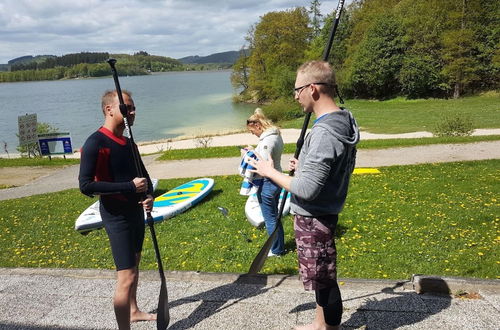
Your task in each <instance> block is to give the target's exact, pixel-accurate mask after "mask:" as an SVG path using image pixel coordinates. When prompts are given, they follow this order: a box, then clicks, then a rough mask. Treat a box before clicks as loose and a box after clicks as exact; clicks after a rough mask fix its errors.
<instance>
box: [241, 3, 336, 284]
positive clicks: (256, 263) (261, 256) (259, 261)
mask: <svg viewBox="0 0 500 330" xmlns="http://www.w3.org/2000/svg"><path fill="white" fill-rule="evenodd" d="M343 7H344V0H340V1H339V4H338V6H337V11H336V13H335V22H334V23H333V24H332V29H331V30H330V36H329V38H328V43H327V45H326V48H325V50H324V52H323V61H328V57H329V56H330V48H332V44H333V38H334V37H335V32H336V31H337V26H338V25H339V21H340V14H341V12H342V8H343ZM310 119H311V113H310V112H308V113H306V116H305V117H304V124H303V125H302V130H301V131H300V136H299V139H298V140H297V148H296V149H295V154H294V158H296V159H298V158H299V155H300V150H301V149H302V145H303V144H304V137H305V135H306V131H307V126H309V120H310ZM294 172H295V171H290V176H293V174H294ZM287 198H288V191H285V194H284V196H283V199H282V200H281V204H280V209H279V213H278V219H277V220H276V227H274V230H273V232H272V234H271V235H270V236H269V238H268V239H267V241H266V242H265V243H264V245H263V246H262V248H261V249H260V251H259V253H258V254H257V255H256V256H255V258H254V260H253V262H252V264H251V265H250V269H249V270H248V274H250V275H256V274H257V273H258V272H259V271H260V270H261V269H262V266H264V262H265V261H266V258H267V254H268V253H269V249H270V248H271V246H272V244H273V242H274V239H275V238H276V235H277V233H278V230H277V229H278V226H279V224H280V223H281V217H282V215H283V210H284V209H285V203H286V199H287Z"/></svg>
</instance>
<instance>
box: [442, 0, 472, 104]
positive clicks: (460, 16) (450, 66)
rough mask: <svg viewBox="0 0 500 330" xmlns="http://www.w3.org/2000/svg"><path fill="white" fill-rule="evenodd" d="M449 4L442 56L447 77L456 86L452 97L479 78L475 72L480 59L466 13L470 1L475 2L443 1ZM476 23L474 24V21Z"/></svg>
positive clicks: (456, 96) (452, 85)
mask: <svg viewBox="0 0 500 330" xmlns="http://www.w3.org/2000/svg"><path fill="white" fill-rule="evenodd" d="M443 2H447V3H446V4H447V5H448V7H449V11H448V20H447V22H448V25H449V29H448V30H447V31H445V32H444V33H443V34H442V36H441V42H442V49H441V52H442V55H441V56H442V59H443V62H444V65H443V70H442V73H443V74H444V75H445V76H446V77H447V78H448V82H449V84H450V86H451V87H452V88H453V98H455V99H456V98H458V97H460V95H461V94H462V92H463V91H464V89H465V88H467V87H468V86H469V85H471V84H472V83H474V81H476V80H478V79H479V76H478V75H477V74H476V71H477V70H478V65H479V62H478V61H477V60H476V59H475V57H474V55H475V54H474V53H475V49H477V45H476V41H475V35H474V31H473V30H472V29H471V28H469V27H468V24H467V19H466V18H467V17H466V12H468V10H469V9H470V8H467V7H468V4H472V3H473V2H474V1H467V0H461V1H460V2H458V1H451V0H448V1H443ZM474 24H475V23H474Z"/></svg>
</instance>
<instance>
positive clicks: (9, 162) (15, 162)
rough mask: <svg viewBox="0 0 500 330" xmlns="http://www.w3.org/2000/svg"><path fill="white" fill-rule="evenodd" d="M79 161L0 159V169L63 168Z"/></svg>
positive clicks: (22, 158)
mask: <svg viewBox="0 0 500 330" xmlns="http://www.w3.org/2000/svg"><path fill="white" fill-rule="evenodd" d="M79 163H80V159H77V158H67V159H64V158H54V157H53V158H52V160H49V159H48V158H45V157H43V158H26V157H20V158H0V168H2V167H16V166H64V165H74V164H79Z"/></svg>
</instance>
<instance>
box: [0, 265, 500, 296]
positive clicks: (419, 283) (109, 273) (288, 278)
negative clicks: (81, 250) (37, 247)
mask: <svg viewBox="0 0 500 330" xmlns="http://www.w3.org/2000/svg"><path fill="white" fill-rule="evenodd" d="M115 273H116V272H115V271H114V270H102V269H60V268H0V275H20V276H31V275H44V276H61V277H72V278H86V279H93V278H95V279H102V278H106V279H114V278H115ZM165 276H166V278H167V282H168V281H176V282H216V281H218V282H220V281H223V282H227V283H238V284H260V285H265V286H272V287H285V288H296V289H303V287H302V282H301V281H300V280H299V277H298V276H297V275H279V274H278V275H265V274H258V275H248V274H237V273H209V272H194V271H166V272H165ZM158 280H159V275H158V271H154V270H147V271H141V281H158ZM338 281H339V283H340V285H341V288H348V289H366V288H375V289H379V290H383V289H388V288H392V289H395V288H403V289H405V290H414V291H415V292H416V293H419V294H423V293H431V294H450V293H455V292H460V291H466V292H469V293H470V292H479V291H481V290H488V291H493V292H496V293H498V294H500V280H489V279H478V278H467V277H441V276H436V275H421V274H415V275H413V276H412V278H411V279H410V280H383V279H380V280H379V279H357V278H339V279H338ZM167 285H168V283H167Z"/></svg>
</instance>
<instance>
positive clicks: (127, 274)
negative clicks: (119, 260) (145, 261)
mask: <svg viewBox="0 0 500 330" xmlns="http://www.w3.org/2000/svg"><path fill="white" fill-rule="evenodd" d="M136 276H137V269H136V268H131V269H123V270H119V271H118V276H117V286H118V287H120V288H129V287H132V285H133V284H134V282H135V278H136Z"/></svg>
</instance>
